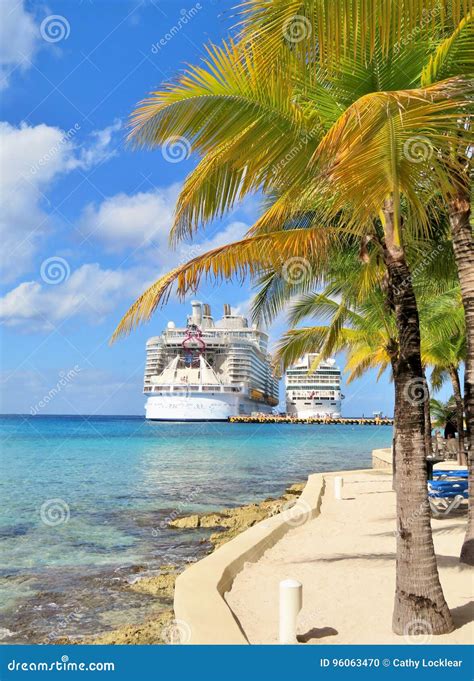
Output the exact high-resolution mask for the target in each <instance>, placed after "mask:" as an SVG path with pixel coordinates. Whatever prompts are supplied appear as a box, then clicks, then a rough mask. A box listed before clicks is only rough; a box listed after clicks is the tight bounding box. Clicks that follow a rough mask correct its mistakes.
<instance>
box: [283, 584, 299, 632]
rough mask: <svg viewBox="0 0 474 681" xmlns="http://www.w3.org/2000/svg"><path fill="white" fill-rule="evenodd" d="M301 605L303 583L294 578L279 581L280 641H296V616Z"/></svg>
mask: <svg viewBox="0 0 474 681" xmlns="http://www.w3.org/2000/svg"><path fill="white" fill-rule="evenodd" d="M302 605H303V585H302V584H301V582H298V581H297V580H296V579H284V580H283V581H282V582H280V643H283V644H291V643H298V641H297V639H296V618H297V616H298V613H299V611H300V610H301V607H302Z"/></svg>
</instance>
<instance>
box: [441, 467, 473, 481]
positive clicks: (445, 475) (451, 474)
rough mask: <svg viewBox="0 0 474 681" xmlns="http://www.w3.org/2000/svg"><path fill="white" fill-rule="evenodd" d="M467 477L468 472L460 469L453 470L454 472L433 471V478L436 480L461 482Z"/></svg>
mask: <svg viewBox="0 0 474 681" xmlns="http://www.w3.org/2000/svg"><path fill="white" fill-rule="evenodd" d="M467 477H468V472H467V470H464V469H460V470H457V471H456V470H454V471H441V470H439V471H433V478H434V479H436V480H443V479H444V478H458V479H461V480H465V479H467Z"/></svg>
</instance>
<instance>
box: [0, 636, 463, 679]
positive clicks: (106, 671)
mask: <svg viewBox="0 0 474 681" xmlns="http://www.w3.org/2000/svg"><path fill="white" fill-rule="evenodd" d="M0 661H1V664H0V679H1V680H2V681H3V680H4V679H9V678H11V679H22V678H25V679H43V678H51V679H54V678H61V679H68V678H83V679H84V678H87V677H90V676H92V677H93V678H102V677H104V678H110V679H114V681H115V680H117V681H119V680H120V681H121V680H122V679H123V680H126V681H132V680H135V679H140V681H148V680H150V681H152V680H153V681H159V680H160V679H169V678H172V679H173V681H181V680H183V681H184V680H186V681H188V680H189V679H192V681H201V679H202V681H214V679H215V680H216V681H222V680H223V679H226V681H234V680H235V681H237V680H238V681H243V680H244V681H253V680H254V679H255V680H256V681H257V680H258V681H260V680H262V681H263V680H265V679H272V681H279V680H280V679H281V680H282V681H283V680H284V681H288V679H290V678H295V677H296V678H304V679H322V678H327V679H330V678H339V677H340V678H352V677H357V678H361V679H362V678H368V677H372V678H378V677H381V678H382V677H383V678H384V679H385V678H390V677H391V678H394V677H398V678H403V679H406V677H407V675H408V676H412V677H413V678H416V679H424V678H430V679H434V678H441V675H442V678H443V680H445V679H450V678H456V679H460V680H461V679H463V680H464V679H466V680H467V679H469V680H470V679H472V678H473V674H472V671H473V656H472V648H471V647H470V646H463V645H459V646H456V645H450V646H438V645H417V644H414V645H391V646H350V645H347V646H338V645H319V644H316V645H307V644H305V645H290V646H250V645H249V646H225V645H219V646H190V645H184V646H183V645H156V646H154V645H148V646H133V645H130V646H100V645H97V646H89V645H83V646H82V645H67V646H66V645H37V646H34V645H3V646H0ZM401 674H403V677H400V675H401Z"/></svg>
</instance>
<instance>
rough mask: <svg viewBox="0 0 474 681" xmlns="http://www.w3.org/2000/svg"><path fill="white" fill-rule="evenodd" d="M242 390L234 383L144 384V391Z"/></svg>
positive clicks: (231, 391)
mask: <svg viewBox="0 0 474 681" xmlns="http://www.w3.org/2000/svg"><path fill="white" fill-rule="evenodd" d="M242 391H243V388H242V387H240V386H234V385H215V384H212V383H211V384H208V385H197V384H196V385H193V384H191V383H184V384H183V385H174V386H173V385H156V384H155V385H153V386H151V387H149V386H145V388H144V392H147V393H148V392H153V393H158V394H160V393H165V394H167V395H168V394H169V393H173V392H175V393H188V392H215V393H217V392H221V393H240V392H242Z"/></svg>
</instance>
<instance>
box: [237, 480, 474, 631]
mask: <svg viewBox="0 0 474 681" xmlns="http://www.w3.org/2000/svg"><path fill="white" fill-rule="evenodd" d="M394 509H395V495H394V493H393V492H392V490H391V478H390V477H389V476H388V475H387V474H386V473H383V472H380V471H367V473H360V472H359V473H354V474H345V475H344V499H343V500H342V501H337V500H335V499H334V495H333V481H332V480H331V476H330V475H329V476H327V477H326V492H325V495H324V499H323V504H322V511H321V515H320V516H319V517H318V518H316V519H314V520H312V521H310V522H307V523H306V524H304V525H302V526H300V527H296V528H294V529H292V530H291V531H290V532H289V533H288V534H287V535H286V536H285V537H283V539H281V540H280V541H279V542H278V543H277V544H276V545H275V546H274V547H273V548H271V549H269V550H268V551H267V552H266V553H265V555H264V556H263V557H262V558H261V559H260V560H259V561H258V562H257V563H254V564H248V565H247V566H246V567H245V569H244V570H243V571H242V572H241V573H240V574H239V575H238V576H237V578H236V580H235V582H234V585H233V588H232V591H231V592H230V593H228V594H227V602H228V603H229V605H230V607H231V608H232V610H233V611H234V613H235V614H236V616H237V617H238V619H239V621H240V622H241V624H242V626H243V629H244V631H245V633H246V634H247V636H248V638H249V640H250V642H251V643H277V636H278V585H279V582H280V580H282V579H285V578H290V577H291V578H294V579H298V580H300V581H301V582H302V584H303V609H302V611H301V613H300V615H299V620H298V622H299V624H298V633H299V634H300V635H302V636H303V639H305V640H304V642H308V643H325V644H330V643H335V644H336V643H337V644H340V643H346V644H350V643H352V644H364V643H367V644H377V643H379V644H382V643H406V642H411V641H410V640H405V638H404V637H398V636H396V635H395V634H393V633H392V632H391V615H392V606H393V594H394V588H395V553H394V552H395V536H394V525H395V520H394ZM464 530H465V515H457V516H454V517H452V518H446V519H441V520H437V519H434V520H433V536H434V541H435V546H436V552H437V555H438V564H439V569H440V577H441V582H442V585H443V589H444V594H445V596H446V599H447V601H448V604H449V606H450V608H451V611H452V613H453V617H454V619H455V622H456V626H457V628H456V630H455V631H454V632H453V633H452V634H449V635H446V636H437V637H426V640H421V639H420V637H417V638H416V639H414V640H415V641H417V642H426V643H428V642H432V643H472V642H473V640H474V628H473V623H472V621H471V622H470V623H469V620H472V619H473V571H472V569H471V568H469V567H466V566H463V567H461V566H460V565H459V563H458V556H459V552H460V549H461V544H462V540H463V537H464ZM430 638H431V640H429V639H430Z"/></svg>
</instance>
